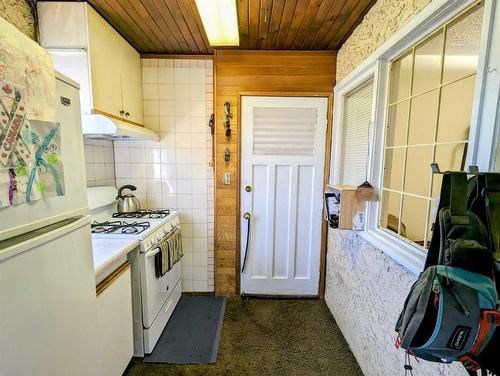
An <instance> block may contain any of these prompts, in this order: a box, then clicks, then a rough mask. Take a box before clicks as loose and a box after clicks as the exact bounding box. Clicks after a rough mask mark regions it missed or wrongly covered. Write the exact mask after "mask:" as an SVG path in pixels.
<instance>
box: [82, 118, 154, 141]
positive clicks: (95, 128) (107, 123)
mask: <svg viewBox="0 0 500 376" xmlns="http://www.w3.org/2000/svg"><path fill="white" fill-rule="evenodd" d="M82 133H83V136H84V137H86V138H97V139H102V138H111V139H117V140H122V141H127V140H129V141H159V140H160V137H159V136H158V134H156V133H155V132H153V131H152V130H150V129H147V128H144V127H141V126H138V125H133V124H129V123H126V122H124V121H121V120H117V119H112V118H109V117H107V116H104V115H100V114H94V115H82Z"/></svg>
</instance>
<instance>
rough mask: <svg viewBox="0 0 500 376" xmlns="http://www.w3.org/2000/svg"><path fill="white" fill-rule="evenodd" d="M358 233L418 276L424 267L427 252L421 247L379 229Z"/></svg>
mask: <svg viewBox="0 0 500 376" xmlns="http://www.w3.org/2000/svg"><path fill="white" fill-rule="evenodd" d="M358 234H359V235H360V236H361V237H362V238H363V239H365V240H366V241H367V242H368V243H370V244H371V245H373V246H374V247H376V248H378V250H380V251H381V252H382V253H385V254H386V255H387V256H389V257H390V258H392V259H393V260H394V261H396V262H397V263H398V264H400V265H402V266H403V267H404V268H406V269H407V270H408V271H410V272H411V273H413V274H415V275H417V276H418V275H419V274H420V273H421V272H422V270H423V269H424V264H425V258H426V253H425V252H424V251H422V250H421V249H419V248H417V247H414V246H412V245H411V244H409V243H407V242H405V241H404V240H401V239H398V238H396V237H394V236H391V235H390V234H387V233H385V232H384V231H383V230H379V229H369V230H365V231H360V232H358Z"/></svg>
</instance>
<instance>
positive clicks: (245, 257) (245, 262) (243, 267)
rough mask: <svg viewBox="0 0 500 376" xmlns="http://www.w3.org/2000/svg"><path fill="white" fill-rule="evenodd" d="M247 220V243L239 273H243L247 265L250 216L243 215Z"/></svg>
mask: <svg viewBox="0 0 500 376" xmlns="http://www.w3.org/2000/svg"><path fill="white" fill-rule="evenodd" d="M243 218H245V219H246V220H247V242H246V245H245V256H244V257H243V266H242V267H241V272H242V273H243V272H244V271H245V267H246V265H247V257H248V245H249V244H250V214H249V213H245V215H244V216H243Z"/></svg>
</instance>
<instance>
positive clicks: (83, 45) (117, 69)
mask: <svg viewBox="0 0 500 376" xmlns="http://www.w3.org/2000/svg"><path fill="white" fill-rule="evenodd" d="M38 12H39V19H40V21H39V24H40V43H41V45H42V46H43V47H45V48H47V49H48V50H49V52H50V53H51V54H52V56H53V57H54V65H55V68H56V70H58V71H60V72H61V73H63V74H65V75H67V76H69V77H70V78H72V79H74V80H75V81H77V82H79V83H80V85H81V87H82V88H81V92H82V113H84V114H90V113H105V114H108V115H112V116H116V117H120V118H123V119H124V120H128V121H131V122H134V123H138V124H142V123H143V110H142V81H141V80H142V79H141V59H140V55H139V53H138V52H137V51H136V50H135V49H134V48H133V47H132V46H130V44H128V42H127V41H126V40H125V39H124V38H122V37H121V36H120V34H118V33H117V32H116V30H115V29H113V28H112V27H111V26H110V25H109V24H108V23H107V22H106V21H105V20H104V19H103V18H102V17H101V16H100V15H99V14H98V13H97V12H96V11H95V10H94V9H93V8H92V7H91V6H90V5H88V4H87V3H84V2H76V3H75V2H52V1H50V2H49V1H47V2H43V1H39V2H38ZM61 30H63V31H64V32H61ZM82 66H86V69H82Z"/></svg>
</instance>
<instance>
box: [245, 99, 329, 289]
mask: <svg viewBox="0 0 500 376" xmlns="http://www.w3.org/2000/svg"><path fill="white" fill-rule="evenodd" d="M241 109H242V114H241V120H242V160H241V179H242V181H241V187H242V190H241V210H242V215H243V213H245V212H248V213H250V214H251V217H250V218H251V230H250V234H249V235H250V243H249V249H248V261H247V265H246V268H245V270H244V271H243V272H242V274H241V292H242V293H243V294H257V295H258V294H261V295H273V294H274V295H307V296H314V295H317V294H318V283H319V260H320V242H321V221H322V191H323V169H324V158H325V137H326V119H327V99H326V98H303V97H300V98H299V97H242V106H241ZM247 185H249V186H251V187H252V190H251V191H250V192H247V191H246V190H245V187H246V186H247ZM246 239H247V223H246V221H245V219H243V220H242V222H241V260H244V257H245V250H246Z"/></svg>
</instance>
